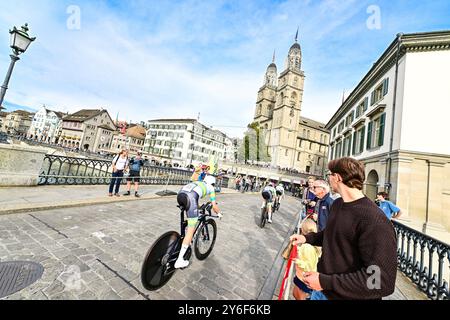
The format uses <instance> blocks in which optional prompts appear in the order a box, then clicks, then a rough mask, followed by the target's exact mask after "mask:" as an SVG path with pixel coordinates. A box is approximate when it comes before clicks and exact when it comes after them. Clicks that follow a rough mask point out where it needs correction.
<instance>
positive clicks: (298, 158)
mask: <svg viewBox="0 0 450 320" xmlns="http://www.w3.org/2000/svg"><path fill="white" fill-rule="evenodd" d="M297 161H300V152H298V153H297Z"/></svg>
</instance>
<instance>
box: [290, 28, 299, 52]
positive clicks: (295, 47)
mask: <svg viewBox="0 0 450 320" xmlns="http://www.w3.org/2000/svg"><path fill="white" fill-rule="evenodd" d="M298 29H299V28H298V27H297V33H296V34H295V43H294V44H293V45H292V46H291V48H290V49H289V51H291V50H292V49H301V48H300V45H299V44H298V42H297V39H298Z"/></svg>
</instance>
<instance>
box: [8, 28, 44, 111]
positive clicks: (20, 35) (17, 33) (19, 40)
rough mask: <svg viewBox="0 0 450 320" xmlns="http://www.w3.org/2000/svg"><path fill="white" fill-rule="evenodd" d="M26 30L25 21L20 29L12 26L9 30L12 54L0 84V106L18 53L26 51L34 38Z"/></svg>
mask: <svg viewBox="0 0 450 320" xmlns="http://www.w3.org/2000/svg"><path fill="white" fill-rule="evenodd" d="M28 30H29V29H28V23H25V25H24V26H22V27H21V29H20V30H19V29H17V28H16V27H14V28H13V29H12V30H10V31H9V33H10V35H11V42H10V47H11V49H12V51H13V54H11V55H10V57H11V63H10V65H9V69H8V72H7V73H6V78H5V81H4V82H3V85H2V86H1V92H0V107H1V106H2V104H3V99H4V97H5V93H6V90H7V89H8V83H9V79H11V74H12V71H13V69H14V65H15V63H16V62H17V61H18V60H20V58H19V55H20V54H22V53H24V52H25V51H27V49H28V47H29V46H30V44H31V43H32V42H33V41H34V40H36V37H30V36H29V35H28Z"/></svg>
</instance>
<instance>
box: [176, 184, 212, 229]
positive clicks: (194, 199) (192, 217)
mask: <svg viewBox="0 0 450 320" xmlns="http://www.w3.org/2000/svg"><path fill="white" fill-rule="evenodd" d="M207 195H209V199H210V200H211V201H215V200H216V192H215V190H214V187H213V186H212V185H209V184H206V183H205V182H203V181H194V182H191V183H189V184H187V185H185V186H184V187H183V188H181V190H180V192H179V193H178V197H177V201H178V204H180V205H183V206H184V207H185V209H186V214H187V217H188V226H190V227H195V225H196V224H197V220H198V200H199V199H201V198H203V197H205V196H207ZM186 198H188V199H189V203H190V206H189V207H186V203H187V201H186Z"/></svg>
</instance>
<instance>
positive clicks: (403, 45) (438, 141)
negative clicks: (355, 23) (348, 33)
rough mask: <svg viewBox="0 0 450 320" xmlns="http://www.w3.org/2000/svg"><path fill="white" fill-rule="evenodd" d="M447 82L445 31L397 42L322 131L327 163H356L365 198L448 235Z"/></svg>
mask: <svg viewBox="0 0 450 320" xmlns="http://www.w3.org/2000/svg"><path fill="white" fill-rule="evenodd" d="M449 74H450V31H440V32H427V33H414V34H399V35H398V36H397V38H396V39H395V40H394V41H393V42H392V43H391V44H390V45H389V47H388V48H387V49H386V50H385V52H384V53H383V54H382V55H381V57H380V58H379V59H378V60H377V61H376V63H375V64H374V65H373V66H372V68H371V69H370V70H369V72H368V73H367V74H366V75H365V76H364V77H363V79H362V80H361V81H360V83H359V84H358V85H357V86H356V88H355V89H354V90H353V92H352V93H351V94H350V96H349V97H347V99H346V100H345V101H344V102H343V103H342V105H341V106H340V107H339V109H338V110H337V111H336V113H335V114H334V115H333V117H332V118H331V120H330V121H329V122H328V123H327V125H326V128H327V129H329V130H331V132H332V134H331V142H330V159H335V158H340V157H343V156H352V157H354V158H356V159H359V160H362V161H363V162H364V163H365V166H366V174H367V177H366V184H365V193H366V195H367V196H368V197H369V198H371V199H375V196H376V193H377V192H378V191H387V192H388V193H389V196H390V200H392V201H394V202H395V203H396V204H397V205H398V206H399V207H400V208H401V210H402V212H403V215H402V217H403V219H405V220H408V221H410V223H411V224H413V225H414V224H415V225H416V226H423V229H424V230H427V229H428V228H431V229H435V230H447V231H450V143H448V141H447V140H448V136H449V132H450V131H449V129H448V119H449V118H450V109H449V108H448V107H447V106H448V104H449V101H450V90H449V80H448V75H449ZM433 227H434V228H433Z"/></svg>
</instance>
